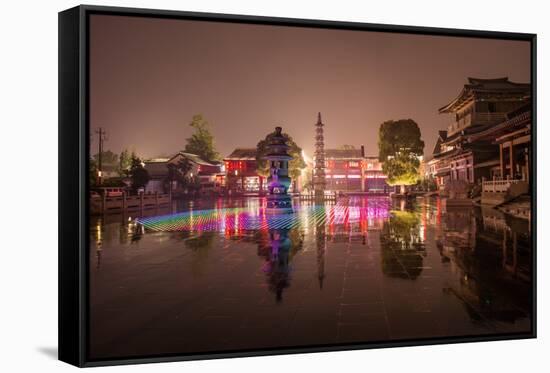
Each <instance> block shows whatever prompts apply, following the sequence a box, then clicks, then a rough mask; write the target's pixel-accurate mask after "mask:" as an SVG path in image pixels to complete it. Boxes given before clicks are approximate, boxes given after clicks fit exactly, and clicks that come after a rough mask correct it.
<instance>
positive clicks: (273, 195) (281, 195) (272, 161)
mask: <svg viewBox="0 0 550 373" xmlns="http://www.w3.org/2000/svg"><path fill="white" fill-rule="evenodd" d="M281 131H282V128H281V127H276V128H275V133H274V134H273V135H271V136H270V137H269V140H268V144H267V154H266V155H265V157H264V159H266V160H267V161H268V162H269V177H268V179H267V186H268V191H269V193H268V195H267V211H268V212H275V213H278V212H282V213H285V212H292V199H291V197H290V195H288V188H289V187H290V177H289V176H288V162H289V161H290V160H291V159H292V157H291V156H290V155H289V154H288V149H289V148H290V147H289V146H288V145H287V144H286V139H285V137H284V136H283V134H282V133H281Z"/></svg>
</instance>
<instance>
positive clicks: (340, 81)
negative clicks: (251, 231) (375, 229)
mask: <svg viewBox="0 0 550 373" xmlns="http://www.w3.org/2000/svg"><path fill="white" fill-rule="evenodd" d="M90 41H91V46H90V80H91V81H90V92H91V99H90V103H91V114H90V118H91V128H92V131H93V130H94V129H97V128H98V127H103V128H105V129H106V131H107V141H106V143H105V146H104V148H105V149H106V150H107V149H109V150H112V151H114V152H117V153H118V152H120V151H121V150H122V149H123V148H129V149H135V150H136V152H137V153H138V155H140V156H142V157H144V158H150V157H157V156H169V155H172V154H173V153H175V152H177V151H178V150H181V149H183V148H184V146H185V139H186V138H187V137H189V135H190V134H191V132H192V129H191V128H190V127H189V126H188V124H189V122H190V121H191V118H192V116H193V115H194V114H198V113H201V114H203V116H204V117H205V118H206V119H207V120H208V121H209V123H210V126H211V130H212V132H213V134H214V136H215V139H216V147H217V150H218V151H219V152H220V154H221V155H222V156H227V155H228V154H229V153H230V152H231V151H232V150H233V149H234V148H236V147H255V146H256V143H257V142H258V141H259V140H260V139H261V138H263V137H265V135H266V134H267V133H268V132H270V131H272V130H273V128H274V127H275V126H277V125H280V126H282V127H283V131H284V132H287V133H289V134H290V135H291V136H292V137H293V138H294V140H295V141H296V143H297V144H298V145H299V146H301V147H302V148H304V149H305V151H306V153H308V154H309V155H310V156H311V155H312V154H313V145H314V124H315V122H316V120H317V112H319V111H320V112H321V113H322V116H323V122H324V123H325V125H326V127H325V146H326V147H328V148H332V147H338V146H341V145H343V144H351V145H355V146H357V147H359V146H360V145H361V144H364V145H365V147H366V153H367V154H368V155H377V154H378V148H377V145H376V144H377V134H378V127H379V125H380V124H381V123H382V122H384V121H385V120H390V119H402V118H411V119H414V120H415V121H416V122H417V123H418V124H419V126H420V129H421V131H422V138H423V140H424V141H425V143H426V148H425V154H426V155H428V154H431V151H432V149H433V145H434V143H435V140H436V135H437V131H438V130H441V129H445V128H446V127H447V124H448V123H449V122H450V121H451V117H449V116H447V115H440V114H438V112H437V109H438V108H439V107H441V106H443V105H445V104H447V103H448V102H450V101H451V100H453V99H454V98H455V97H456V96H457V95H458V94H459V92H460V90H461V89H462V87H463V85H464V84H465V83H466V78H467V77H478V78H496V77H503V76H508V77H509V78H510V80H512V81H516V82H522V83H528V82H529V81H530V50H529V48H530V46H529V43H528V42H523V41H522V42H520V41H504V40H488V39H473V38H455V37H439V36H437V37H436V36H420V35H406V34H389V33H379V32H364V31H361V32H360V31H340V30H324V29H307V28H297V27H280V26H259V25H243V24H228V23H215V22H191V21H182V20H168V19H154V18H137V17H136V18H133V17H120V16H103V15H93V16H92V17H91V37H90ZM92 151H93V153H95V152H96V151H97V139H96V138H95V136H94V138H93V141H92Z"/></svg>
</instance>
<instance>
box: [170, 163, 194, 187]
mask: <svg viewBox="0 0 550 373" xmlns="http://www.w3.org/2000/svg"><path fill="white" fill-rule="evenodd" d="M167 167H168V175H167V177H166V181H168V182H169V183H170V187H171V185H172V182H173V181H175V182H177V183H178V184H179V185H180V186H181V187H185V186H187V185H188V184H189V172H191V170H192V168H193V164H192V163H191V161H190V160H189V159H187V158H181V159H180V160H179V161H178V163H169V164H168V166H167Z"/></svg>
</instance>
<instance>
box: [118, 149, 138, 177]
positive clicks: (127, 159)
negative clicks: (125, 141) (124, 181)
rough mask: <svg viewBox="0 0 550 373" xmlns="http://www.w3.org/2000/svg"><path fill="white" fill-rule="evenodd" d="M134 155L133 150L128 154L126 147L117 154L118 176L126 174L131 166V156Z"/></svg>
mask: <svg viewBox="0 0 550 373" xmlns="http://www.w3.org/2000/svg"><path fill="white" fill-rule="evenodd" d="M135 156H136V155H135V154H134V152H132V154H130V152H129V151H128V149H124V150H123V151H121V152H120V155H119V156H118V173H119V175H120V176H128V172H129V170H130V167H131V166H132V157H135Z"/></svg>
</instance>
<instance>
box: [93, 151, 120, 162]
mask: <svg viewBox="0 0 550 373" xmlns="http://www.w3.org/2000/svg"><path fill="white" fill-rule="evenodd" d="M94 161H96V163H99V153H96V154H94ZM101 164H102V165H116V164H118V155H117V154H115V153H113V152H112V151H110V150H105V151H103V152H102V153H101Z"/></svg>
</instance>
